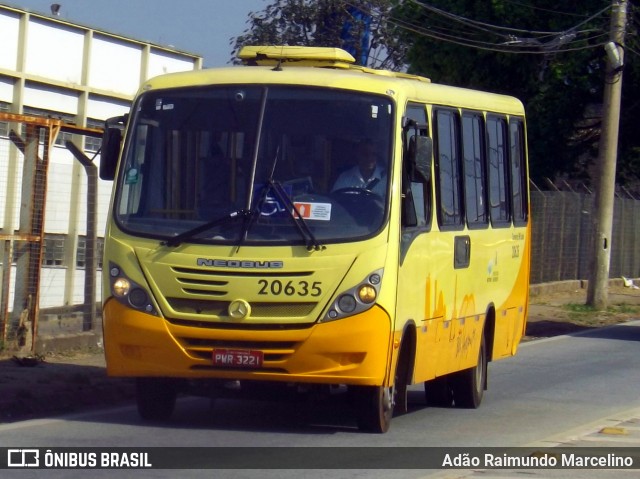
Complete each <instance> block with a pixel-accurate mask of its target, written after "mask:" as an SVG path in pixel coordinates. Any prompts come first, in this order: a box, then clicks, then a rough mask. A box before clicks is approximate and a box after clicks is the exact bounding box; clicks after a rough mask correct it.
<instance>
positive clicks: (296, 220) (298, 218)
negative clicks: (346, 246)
mask: <svg viewBox="0 0 640 479" xmlns="http://www.w3.org/2000/svg"><path fill="white" fill-rule="evenodd" d="M279 153H280V147H278V149H277V150H276V155H275V157H274V158H273V163H272V165H271V171H270V172H269V178H267V181H266V183H265V185H264V187H263V189H262V192H261V194H260V198H259V199H258V201H257V202H256V206H255V208H253V209H252V210H251V211H250V212H249V214H248V215H246V216H245V221H244V225H243V228H242V233H241V235H240V241H239V242H238V245H237V246H236V253H237V252H238V251H240V247H241V246H242V245H243V244H244V242H245V240H246V239H247V234H248V233H249V230H250V229H251V227H252V226H253V223H254V222H255V221H256V219H257V218H258V216H260V212H261V211H262V206H263V205H264V203H265V201H266V200H267V197H268V196H269V192H270V191H272V190H273V192H274V193H275V195H276V199H277V200H278V201H280V203H282V205H283V206H284V208H285V210H287V211H289V218H291V220H292V221H293V224H294V226H295V227H296V229H297V230H298V232H299V233H300V236H302V239H303V240H304V242H305V245H306V247H307V251H322V250H325V249H327V247H326V246H325V245H323V244H320V243H319V242H318V240H317V239H316V237H315V235H314V234H313V232H312V231H311V229H310V228H309V225H308V224H307V222H306V221H305V219H304V218H303V216H302V214H300V211H299V210H298V208H297V207H296V205H294V204H293V201H292V200H291V198H290V197H289V194H288V193H287V192H286V191H285V189H284V188H283V187H282V184H280V183H279V182H277V181H275V180H274V179H273V175H274V173H275V170H276V164H277V163H278V156H279Z"/></svg>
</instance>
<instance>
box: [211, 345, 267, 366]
mask: <svg viewBox="0 0 640 479" xmlns="http://www.w3.org/2000/svg"><path fill="white" fill-rule="evenodd" d="M212 358H213V364H214V365H215V366H226V367H229V368H259V367H261V366H262V361H263V359H264V354H263V353H262V351H250V350H246V349H214V350H213V353H212Z"/></svg>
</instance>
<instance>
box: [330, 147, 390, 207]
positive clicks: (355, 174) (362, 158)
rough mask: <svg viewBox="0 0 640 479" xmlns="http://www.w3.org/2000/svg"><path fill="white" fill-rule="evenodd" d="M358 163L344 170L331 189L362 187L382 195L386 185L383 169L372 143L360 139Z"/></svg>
mask: <svg viewBox="0 0 640 479" xmlns="http://www.w3.org/2000/svg"><path fill="white" fill-rule="evenodd" d="M357 156H358V164H357V165H355V166H354V167H352V168H350V169H348V170H346V171H344V172H343V173H342V174H341V175H340V176H339V177H338V179H337V180H336V182H335V184H334V185H333V190H332V191H337V190H341V189H344V188H362V189H365V190H368V191H371V192H372V193H375V194H377V195H380V196H382V197H384V193H385V189H386V186H387V178H386V173H385V171H384V170H383V169H382V168H381V167H380V165H378V161H377V159H378V152H377V151H376V148H375V146H374V144H373V143H371V142H366V141H362V142H360V143H359V144H358V149H357Z"/></svg>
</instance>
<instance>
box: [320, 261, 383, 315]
mask: <svg viewBox="0 0 640 479" xmlns="http://www.w3.org/2000/svg"><path fill="white" fill-rule="evenodd" d="M382 271H383V270H382V269H379V270H376V271H374V272H373V273H370V274H369V275H367V278H366V279H365V280H363V281H362V282H361V283H360V284H358V285H357V286H355V287H353V288H351V289H350V290H348V291H344V292H343V293H342V294H340V295H339V296H338V299H336V300H335V301H334V302H333V304H332V305H331V306H330V307H329V309H328V310H327V312H326V314H325V315H324V317H323V318H322V319H321V320H320V322H322V323H326V322H327V321H335V320H336V319H340V318H344V317H347V316H351V315H353V314H357V313H362V312H363V311H366V310H367V309H369V308H371V307H372V306H373V305H374V304H375V301H376V299H377V298H378V294H379V292H380V285H381V284H382Z"/></svg>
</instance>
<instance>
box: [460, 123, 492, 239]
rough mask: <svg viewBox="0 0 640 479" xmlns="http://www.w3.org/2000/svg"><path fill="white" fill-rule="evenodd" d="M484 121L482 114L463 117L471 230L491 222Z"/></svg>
mask: <svg viewBox="0 0 640 479" xmlns="http://www.w3.org/2000/svg"><path fill="white" fill-rule="evenodd" d="M483 133H484V128H483V120H482V115H481V114H480V113H471V112H465V113H463V115H462V154H463V156H464V193H465V195H464V198H465V212H466V216H467V224H468V226H469V228H479V227H483V226H486V225H487V224H488V222H489V214H488V211H487V199H486V191H485V190H486V188H485V184H486V176H487V173H486V165H485V159H484V145H483V143H484V142H483Z"/></svg>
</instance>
